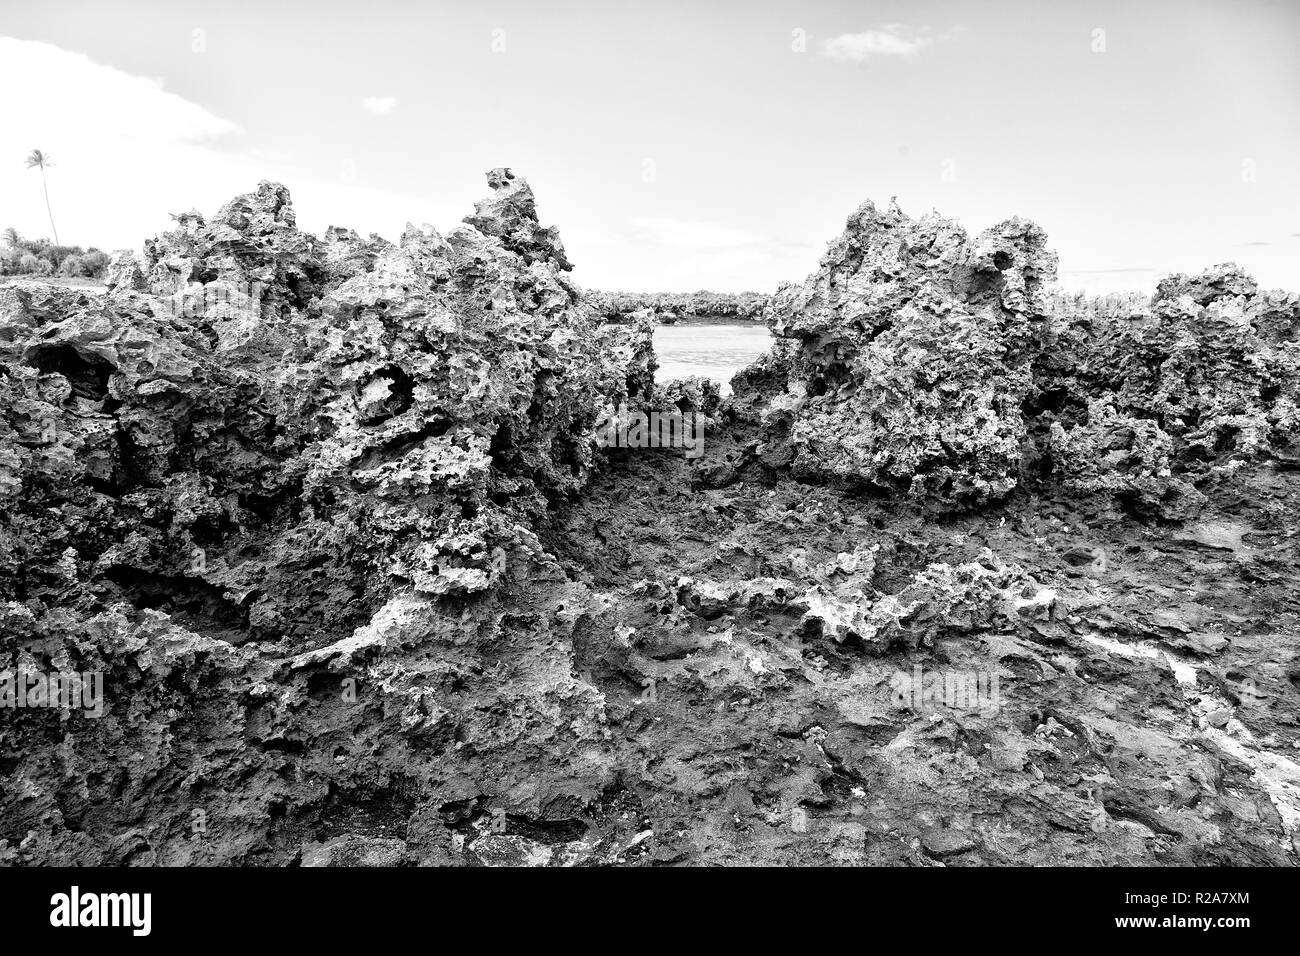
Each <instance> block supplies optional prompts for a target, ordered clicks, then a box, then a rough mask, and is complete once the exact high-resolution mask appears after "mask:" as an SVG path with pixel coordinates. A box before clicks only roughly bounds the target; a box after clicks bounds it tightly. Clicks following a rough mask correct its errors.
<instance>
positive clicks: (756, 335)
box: [655, 324, 772, 395]
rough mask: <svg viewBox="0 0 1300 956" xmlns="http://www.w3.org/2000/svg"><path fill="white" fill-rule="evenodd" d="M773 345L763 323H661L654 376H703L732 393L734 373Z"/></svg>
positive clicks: (725, 391) (668, 377)
mask: <svg viewBox="0 0 1300 956" xmlns="http://www.w3.org/2000/svg"><path fill="white" fill-rule="evenodd" d="M771 345H772V333H771V332H769V331H768V330H767V326H765V325H753V324H749V325H682V324H678V325H660V326H656V327H655V354H656V355H657V356H658V357H659V371H658V372H656V373H655V379H656V380H657V381H660V382H666V381H668V380H669V379H674V378H685V377H686V376H687V375H702V376H704V377H705V378H711V379H713V380H714V381H715V382H718V383H719V384H721V385H722V394H723V395H730V394H731V384H730V383H731V376H733V375H735V374H736V373H737V372H739V371H740V370H741V369H742V368H744V367H745V366H746V365H749V364H750V363H751V362H753V361H754V359H756V358H758V357H759V356H760V355H762V354H763V353H764V352H766V351H767V350H768V348H770V347H771Z"/></svg>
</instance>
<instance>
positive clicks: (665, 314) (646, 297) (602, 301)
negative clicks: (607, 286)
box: [588, 289, 771, 323]
mask: <svg viewBox="0 0 1300 956" xmlns="http://www.w3.org/2000/svg"><path fill="white" fill-rule="evenodd" d="M770 298H771V296H768V295H764V294H763V293H761V292H734V293H731V292H707V291H704V290H701V291H699V292H605V291H601V290H595V289H593V290H592V291H590V292H589V293H588V300H589V301H590V302H591V303H592V305H593V306H594V307H595V308H596V311H597V312H599V313H601V315H603V316H604V317H605V318H606V319H617V318H620V317H622V316H625V315H628V314H630V313H632V312H637V311H640V310H641V309H651V310H653V311H654V312H655V314H656V317H657V318H658V319H659V321H661V322H670V323H671V322H675V321H677V320H679V319H684V318H734V319H754V320H757V319H758V318H759V317H760V316H761V315H762V314H763V307H764V306H765V305H767V302H768V299H770Z"/></svg>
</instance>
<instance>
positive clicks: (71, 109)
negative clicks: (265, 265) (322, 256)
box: [0, 37, 469, 249]
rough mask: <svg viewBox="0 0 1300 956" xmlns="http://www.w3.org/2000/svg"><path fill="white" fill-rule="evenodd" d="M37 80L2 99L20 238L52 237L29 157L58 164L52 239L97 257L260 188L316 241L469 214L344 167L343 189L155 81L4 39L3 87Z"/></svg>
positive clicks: (0, 178)
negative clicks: (287, 197)
mask: <svg viewBox="0 0 1300 956" xmlns="http://www.w3.org/2000/svg"><path fill="white" fill-rule="evenodd" d="M33 77H39V78H40V81H39V84H38V86H39V89H40V92H39V95H30V96H23V95H17V94H15V95H13V96H10V97H9V98H8V99H7V100H6V103H5V106H4V115H3V120H0V228H4V227H6V226H14V227H15V228H16V229H18V231H19V232H20V233H22V234H23V235H24V236H31V237H40V236H50V235H51V229H50V223H49V219H48V218H47V215H46V210H45V199H44V194H43V192H42V189H41V180H40V173H39V172H37V171H35V170H28V169H27V168H26V166H25V164H24V162H23V160H24V158H25V157H26V155H27V154H28V153H29V152H30V151H31V150H33V149H41V150H44V151H45V152H47V153H49V154H50V155H51V156H52V157H53V159H54V163H55V165H54V167H53V168H52V169H50V170H49V188H50V204H51V205H52V207H53V210H54V220H55V224H56V225H57V226H58V230H59V238H60V239H61V240H62V241H63V242H65V243H68V244H75V245H83V246H90V245H95V246H99V247H100V248H103V249H120V248H136V249H138V248H139V247H140V245H141V243H142V241H143V240H144V239H146V238H148V237H151V236H155V235H157V234H158V233H159V232H162V231H163V230H166V229H170V228H171V225H172V223H171V219H170V218H168V217H169V214H170V213H178V212H184V211H187V210H189V209H197V210H199V212H201V213H203V214H204V215H211V214H212V213H215V212H216V211H217V209H219V208H220V207H221V205H222V204H224V203H225V202H226V201H228V200H229V199H231V198H232V197H234V196H236V195H238V194H240V193H246V192H249V191H251V190H252V189H254V188H255V187H256V186H257V183H258V181H259V180H262V179H270V180H273V181H276V182H282V183H284V184H285V185H287V186H288V187H289V190H290V192H291V193H292V195H293V200H294V207H295V210H296V211H297V213H298V223H299V225H300V226H301V227H302V228H303V229H306V230H309V231H315V232H319V231H321V230H323V229H324V228H325V227H326V226H329V225H332V224H336V225H340V226H349V227H352V228H355V229H357V230H358V231H359V232H361V233H363V234H364V233H366V232H370V231H372V230H373V231H377V232H380V233H381V234H383V235H385V236H387V237H388V238H390V239H396V238H397V237H398V236H400V235H401V232H402V226H403V224H404V223H405V222H406V221H407V220H408V219H410V220H414V221H416V222H422V221H429V222H434V223H438V224H440V225H441V224H446V223H454V222H456V221H458V220H459V219H460V217H461V216H463V215H464V214H465V213H466V212H467V211H468V209H469V207H468V204H466V205H465V207H464V208H461V207H460V206H459V205H457V204H453V203H441V202H436V201H434V200H432V199H430V198H429V197H427V196H426V197H412V196H405V195H401V194H398V193H395V192H391V191H389V190H385V189H380V188H375V187H371V186H368V185H367V179H368V174H372V173H373V171H372V170H366V169H350V170H349V173H351V174H352V179H353V181H348V180H347V179H346V178H345V177H344V175H343V170H342V168H341V167H340V168H339V169H338V170H337V171H335V170H334V169H330V168H328V166H329V164H328V163H326V164H324V165H325V166H326V167H327V168H325V169H324V170H323V171H322V170H319V169H317V170H313V169H308V168H305V167H304V166H303V165H302V164H301V163H300V161H299V160H298V159H296V158H295V157H293V156H288V155H284V154H282V153H275V152H269V151H267V150H264V149H260V148H257V147H256V144H252V143H245V142H244V140H243V136H242V130H241V129H240V127H239V124H238V123H236V122H234V121H233V120H231V119H228V118H225V117H222V116H218V115H216V114H214V113H213V112H211V111H210V110H209V109H207V108H206V107H204V106H202V105H200V104H198V103H195V102H192V101H190V100H187V99H185V98H184V97H181V96H178V95H176V94H175V93H170V92H168V91H167V90H166V89H165V88H164V84H163V81H162V80H159V79H155V78H149V77H142V76H134V75H132V74H129V73H126V72H123V71H122V70H119V69H117V68H116V67H112V66H108V65H105V64H102V63H96V62H94V61H93V60H91V59H90V58H89V57H87V56H85V55H83V54H81V53H76V52H72V51H69V50H64V49H61V48H59V47H57V46H52V45H50V44H48V43H38V42H34V41H29V40H17V39H12V38H9V37H0V89H6V90H25V89H31V88H32V82H33V80H32V78H33ZM87 90H93V91H94V96H93V97H89V96H88V95H87V92H86V91H87ZM313 159H314V161H319V160H318V158H313Z"/></svg>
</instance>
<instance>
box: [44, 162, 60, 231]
mask: <svg viewBox="0 0 1300 956" xmlns="http://www.w3.org/2000/svg"><path fill="white" fill-rule="evenodd" d="M41 186H42V187H43V188H44V189H45V212H46V214H47V215H49V217H50V229H52V230H53V231H54V244H55V245H56V246H60V245H62V244H63V243H61V242H59V227H58V226H56V225H55V224H54V210H52V209H50V184H49V183H48V182H46V181H45V167H44V166H42V167H41Z"/></svg>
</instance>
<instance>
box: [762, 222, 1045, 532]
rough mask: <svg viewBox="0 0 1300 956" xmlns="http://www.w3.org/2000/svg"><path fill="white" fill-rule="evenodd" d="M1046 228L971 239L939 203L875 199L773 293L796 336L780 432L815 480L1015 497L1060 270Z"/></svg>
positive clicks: (771, 428) (946, 502)
mask: <svg viewBox="0 0 1300 956" xmlns="http://www.w3.org/2000/svg"><path fill="white" fill-rule="evenodd" d="M1045 241H1046V237H1045V235H1044V233H1043V231H1042V230H1041V229H1039V228H1038V227H1037V226H1035V225H1033V224H1032V223H1028V222H1025V221H1023V220H1018V219H1012V220H1009V221H1007V222H1005V223H1002V224H1001V225H998V226H995V227H993V228H992V229H989V230H987V231H986V232H984V233H983V234H981V235H980V236H979V237H977V238H976V239H974V240H971V239H969V238H967V236H966V233H965V232H964V231H963V230H962V229H961V227H960V226H958V225H956V224H955V223H952V222H950V221H948V220H944V219H941V218H939V217H938V216H937V215H929V216H926V217H923V218H922V219H919V220H914V219H911V218H910V217H908V216H906V215H905V214H904V213H903V212H902V211H901V210H900V209H898V207H897V206H896V205H895V206H891V207H890V208H888V209H886V210H884V211H880V210H878V209H877V208H876V207H875V206H874V205H873V204H872V203H870V202H867V203H864V204H863V205H862V206H860V207H859V208H858V210H857V211H856V212H855V213H854V214H853V215H852V216H850V217H849V220H848V223H847V226H846V229H845V232H844V233H843V235H841V236H840V237H839V238H838V239H837V240H836V241H835V242H833V243H832V244H831V246H830V248H829V249H828V250H827V252H826V255H825V256H824V257H823V259H822V263H821V266H820V268H819V269H818V271H817V272H816V273H814V274H813V275H812V276H810V277H809V278H808V281H807V282H806V283H805V284H804V285H803V286H784V287H782V289H781V290H779V291H778V293H777V294H776V296H775V297H774V298H773V300H772V302H771V304H770V305H769V307H768V311H767V319H768V323H769V325H770V326H771V328H772V330H773V332H774V333H775V334H776V335H778V336H781V337H784V338H787V339H793V340H795V341H796V342H797V343H798V349H797V351H795V352H794V353H793V355H792V356H791V359H790V366H789V371H788V375H787V385H786V389H785V391H784V392H783V393H782V394H781V395H779V396H777V397H776V398H774V399H773V400H772V401H771V402H770V403H769V405H768V407H767V409H766V411H765V419H766V425H767V439H768V441H769V442H770V443H776V444H787V445H788V447H789V449H790V452H789V454H790V458H791V467H792V468H793V470H794V471H795V473H796V474H798V475H802V476H805V477H808V478H812V479H827V478H832V479H838V480H842V481H845V482H848V483H857V484H863V485H873V486H876V487H879V488H883V489H888V490H891V491H895V492H899V493H903V494H906V495H909V496H911V497H912V498H913V499H916V500H919V501H923V502H927V503H932V504H936V505H938V506H940V507H956V506H964V505H978V504H982V503H985V502H988V501H992V500H996V499H998V498H1001V497H1003V496H1005V495H1006V494H1007V493H1008V492H1009V491H1010V490H1011V489H1012V488H1014V487H1015V486H1016V483H1017V481H1018V471H1019V460H1020V445H1021V443H1022V442H1023V441H1024V438H1025V425H1024V421H1023V418H1022V416H1021V411H1020V405H1021V402H1022V400H1023V398H1024V396H1025V394H1026V393H1027V392H1028V390H1029V386H1030V371H1029V364H1030V361H1031V359H1032V356H1033V348H1034V344H1035V341H1036V335H1037V329H1038V326H1039V325H1040V324H1041V322H1042V321H1043V318H1044V315H1045V311H1046V298H1045V295H1044V287H1045V284H1046V283H1048V282H1050V281H1051V280H1052V279H1053V277H1054V276H1055V270H1056V259H1055V256H1054V254H1052V253H1051V252H1049V251H1048V250H1047V248H1046V246H1045Z"/></svg>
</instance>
